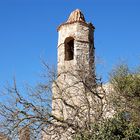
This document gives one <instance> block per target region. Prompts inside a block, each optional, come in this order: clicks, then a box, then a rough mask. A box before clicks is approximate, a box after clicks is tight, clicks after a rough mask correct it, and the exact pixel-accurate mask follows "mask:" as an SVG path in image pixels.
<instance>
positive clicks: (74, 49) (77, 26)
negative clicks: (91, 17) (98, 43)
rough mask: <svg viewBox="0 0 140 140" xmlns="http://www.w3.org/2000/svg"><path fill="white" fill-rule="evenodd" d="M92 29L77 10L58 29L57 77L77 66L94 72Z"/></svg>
mask: <svg viewBox="0 0 140 140" xmlns="http://www.w3.org/2000/svg"><path fill="white" fill-rule="evenodd" d="M94 29H95V28H94V26H93V25H92V24H91V23H87V22H86V21H85V17H84V15H83V14H82V12H81V11H80V10H79V9H77V10H75V11H73V12H72V13H71V14H70V16H69V18H68V20H67V21H66V22H65V23H63V24H61V25H60V26H59V27H58V34H59V37H58V75H59V74H61V73H63V71H67V70H69V69H70V67H71V68H72V71H73V72H74V70H75V68H77V67H76V66H77V65H79V64H84V66H85V67H87V68H88V69H89V71H92V72H93V71H94V70H93V68H94V37H93V33H94Z"/></svg>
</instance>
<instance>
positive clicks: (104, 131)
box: [75, 113, 140, 140]
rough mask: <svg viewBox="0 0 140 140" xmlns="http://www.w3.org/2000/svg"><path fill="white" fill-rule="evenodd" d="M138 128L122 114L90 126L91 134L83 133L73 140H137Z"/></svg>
mask: <svg viewBox="0 0 140 140" xmlns="http://www.w3.org/2000/svg"><path fill="white" fill-rule="evenodd" d="M139 139H140V128H139V127H138V126H135V125H134V124H133V123H132V122H131V121H128V120H127V119H126V118H125V117H124V114H123V113H120V114H117V115H115V116H114V117H113V118H110V119H108V120H106V121H105V122H100V123H95V124H93V125H92V132H91V133H89V132H84V133H82V134H81V135H78V136H76V137H75V140H139Z"/></svg>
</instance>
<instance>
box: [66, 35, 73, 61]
mask: <svg viewBox="0 0 140 140" xmlns="http://www.w3.org/2000/svg"><path fill="white" fill-rule="evenodd" d="M73 59H74V38H72V37H68V38H66V40H65V60H66V61H69V60H73Z"/></svg>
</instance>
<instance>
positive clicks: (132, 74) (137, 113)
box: [110, 64, 140, 125]
mask: <svg viewBox="0 0 140 140" xmlns="http://www.w3.org/2000/svg"><path fill="white" fill-rule="evenodd" d="M110 81H111V84H112V86H113V89H114V91H113V92H112V94H111V100H110V101H112V105H113V107H114V109H115V110H116V111H117V112H121V111H125V112H127V113H128V114H129V115H130V117H131V121H132V122H133V123H135V124H137V125H140V73H139V70H137V69H136V70H133V71H131V70H130V69H129V67H128V66H127V65H126V64H121V65H119V66H118V67H117V68H116V69H114V70H113V72H112V73H111V80H110Z"/></svg>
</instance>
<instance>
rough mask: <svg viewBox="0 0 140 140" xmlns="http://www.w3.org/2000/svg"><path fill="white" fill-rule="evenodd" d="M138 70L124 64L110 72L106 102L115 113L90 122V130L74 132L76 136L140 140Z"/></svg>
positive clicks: (78, 139) (80, 138)
mask: <svg viewBox="0 0 140 140" xmlns="http://www.w3.org/2000/svg"><path fill="white" fill-rule="evenodd" d="M139 74H140V71H139V70H133V71H131V70H130V69H129V67H128V65H126V64H121V65H119V66H117V67H116V68H115V69H114V70H113V71H112V73H111V77H110V83H111V87H112V89H113V90H110V91H109V95H108V102H107V103H108V105H109V106H111V107H112V109H113V110H114V111H115V114H114V115H113V116H112V117H111V118H106V119H104V120H101V121H97V122H92V124H91V129H90V131H88V130H85V131H84V132H81V133H79V134H77V135H76V136H75V140H139V139H140V75H139Z"/></svg>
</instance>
